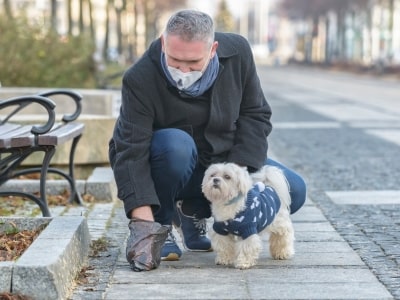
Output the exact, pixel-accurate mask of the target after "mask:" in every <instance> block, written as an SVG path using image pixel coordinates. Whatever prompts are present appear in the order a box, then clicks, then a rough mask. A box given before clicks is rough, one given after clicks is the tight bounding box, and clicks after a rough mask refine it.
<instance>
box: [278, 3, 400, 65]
mask: <svg viewBox="0 0 400 300" xmlns="http://www.w3.org/2000/svg"><path fill="white" fill-rule="evenodd" d="M325 1H326V2H328V1H329V0H325ZM331 1H332V0H331ZM333 1H335V0H333ZM348 3H350V4H349V5H348V6H346V7H340V6H338V5H336V6H333V5H332V8H331V9H329V10H327V11H325V12H320V13H319V14H316V13H314V14H310V15H308V16H307V17H303V18H298V17H297V18H290V16H287V15H286V14H285V12H280V13H281V14H280V17H279V18H278V21H277V23H278V27H279V28H280V30H282V28H288V29H287V30H286V32H291V33H292V34H290V33H288V35H289V36H290V37H289V38H288V39H287V40H286V41H281V42H285V43H286V46H287V47H286V49H287V48H288V47H289V48H290V49H291V54H290V57H291V59H293V60H295V61H300V62H307V63H320V64H346V65H353V66H358V67H363V68H371V67H373V68H377V69H380V70H384V69H389V68H392V67H398V66H400V0H365V1H364V2H360V1H351V0H350V1H348ZM333 8H335V9H333ZM277 36H278V37H277V38H279V35H277ZM278 44H279V43H278ZM275 54H276V55H277V56H284V57H287V53H279V51H278V52H277V53H275Z"/></svg>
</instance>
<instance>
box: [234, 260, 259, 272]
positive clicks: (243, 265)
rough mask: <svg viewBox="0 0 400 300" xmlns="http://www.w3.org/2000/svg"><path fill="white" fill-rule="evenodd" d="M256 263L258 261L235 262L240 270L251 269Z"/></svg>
mask: <svg viewBox="0 0 400 300" xmlns="http://www.w3.org/2000/svg"><path fill="white" fill-rule="evenodd" d="M255 265H256V261H241V262H236V263H235V268H236V269H240V270H246V269H250V268H251V267H253V266H255Z"/></svg>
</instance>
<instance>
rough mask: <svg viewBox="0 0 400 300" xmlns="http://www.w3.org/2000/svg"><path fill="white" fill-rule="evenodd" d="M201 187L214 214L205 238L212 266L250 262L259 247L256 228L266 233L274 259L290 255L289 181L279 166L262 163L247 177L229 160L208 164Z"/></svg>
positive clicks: (245, 265)
mask: <svg viewBox="0 0 400 300" xmlns="http://www.w3.org/2000/svg"><path fill="white" fill-rule="evenodd" d="M202 191H203V193H204V195H205V196H206V198H207V199H208V200H209V201H210V202H211V211H212V215H213V217H214V224H213V228H212V230H210V238H211V242H212V246H213V249H214V250H215V251H216V255H217V256H216V258H215V263H216V264H218V265H234V266H235V268H238V269H248V268H251V267H252V266H254V265H255V264H256V263H257V260H258V258H259V255H260V252H261V250H262V241H261V237H260V236H259V233H261V232H269V233H270V237H269V244H270V253H271V255H272V257H273V258H274V259H288V258H290V257H292V256H293V254H294V230H293V225H292V221H291V220H290V208H289V206H290V202H291V199H290V194H289V185H288V182H287V180H286V177H285V176H284V175H283V173H282V171H281V170H280V169H278V168H277V167H273V166H264V167H263V168H261V170H260V171H258V172H256V173H254V174H252V175H250V174H249V173H248V171H247V169H246V168H245V167H240V166H238V165H236V164H234V163H217V164H213V165H211V166H210V167H209V168H208V169H207V170H206V172H205V175H204V178H203V182H202ZM277 198H279V200H278V199H277ZM255 212H256V213H255ZM246 218H251V220H249V222H246V221H245V219H246ZM256 221H257V223H256ZM260 222H261V224H260Z"/></svg>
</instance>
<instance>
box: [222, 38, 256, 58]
mask: <svg viewBox="0 0 400 300" xmlns="http://www.w3.org/2000/svg"><path fill="white" fill-rule="evenodd" d="M215 40H216V41H218V50H217V51H218V55H219V56H220V57H224V56H232V55H235V54H241V53H243V52H246V51H250V46H249V43H248V41H247V39H246V38H245V37H243V36H241V35H240V34H236V33H230V32H216V33H215Z"/></svg>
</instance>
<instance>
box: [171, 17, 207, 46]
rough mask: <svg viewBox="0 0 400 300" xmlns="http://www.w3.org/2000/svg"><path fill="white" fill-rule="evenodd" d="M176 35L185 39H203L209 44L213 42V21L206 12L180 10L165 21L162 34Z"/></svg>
mask: <svg viewBox="0 0 400 300" xmlns="http://www.w3.org/2000/svg"><path fill="white" fill-rule="evenodd" d="M168 35H178V36H179V37H180V38H182V39H183V40H185V41H189V42H191V41H204V42H207V43H208V44H209V45H210V46H211V44H212V43H213V42H214V22H213V20H212V19H211V17H210V16H209V15H207V14H206V13H203V12H200V11H196V10H181V11H178V12H177V13H175V14H174V15H172V16H171V18H170V19H169V21H168V22H167V26H166V28H165V31H164V36H165V37H167V36H168Z"/></svg>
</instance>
